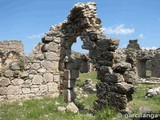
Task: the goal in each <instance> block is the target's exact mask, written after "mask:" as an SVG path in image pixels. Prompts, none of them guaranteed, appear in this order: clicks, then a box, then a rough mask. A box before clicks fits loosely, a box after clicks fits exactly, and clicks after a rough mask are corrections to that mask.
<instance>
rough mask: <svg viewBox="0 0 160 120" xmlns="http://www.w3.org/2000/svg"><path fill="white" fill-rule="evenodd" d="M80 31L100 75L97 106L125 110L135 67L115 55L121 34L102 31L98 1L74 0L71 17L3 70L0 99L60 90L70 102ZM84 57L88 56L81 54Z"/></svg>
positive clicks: (38, 94) (76, 71) (49, 93)
mask: <svg viewBox="0 0 160 120" xmlns="http://www.w3.org/2000/svg"><path fill="white" fill-rule="evenodd" d="M77 37H80V38H81V40H82V41H83V45H82V48H83V49H87V50H89V58H90V59H91V62H92V64H93V66H94V67H95V68H96V70H97V78H98V80H100V82H99V83H98V84H97V97H98V100H97V101H95V108H96V109H102V108H103V107H109V106H114V107H115V108H116V109H117V110H119V111H121V112H125V111H126V108H127V104H128V102H129V101H130V100H131V99H132V96H131V94H133V92H134V86H133V85H132V82H129V81H128V78H130V79H132V77H130V76H127V77H126V75H128V74H129V75H130V73H131V72H130V71H132V68H131V64H130V63H128V62H127V60H126V61H120V60H118V59H116V52H115V50H116V49H117V48H118V45H119V39H113V38H106V37H105V36H104V34H103V30H102V26H101V20H100V19H99V18H97V13H96V3H94V2H88V3H86V4H84V3H78V4H76V5H75V6H74V7H73V8H72V10H71V11H70V14H69V15H68V17H67V20H65V21H64V22H63V23H60V24H59V25H57V26H51V28H50V30H49V32H47V33H46V34H45V36H44V37H43V38H42V42H40V43H39V44H38V45H37V46H36V47H35V49H34V51H33V54H32V55H31V56H30V57H20V59H19V60H18V61H14V62H13V63H10V64H9V67H8V68H7V69H6V70H4V71H2V72H1V79H0V97H1V101H4V100H16V99H25V98H31V97H43V96H45V95H52V96H54V95H58V94H60V93H62V94H63V96H64V98H65V100H66V101H67V102H72V101H74V99H75V97H76V94H75V92H74V91H73V87H74V85H75V82H76V80H77V78H78V77H79V71H80V70H81V64H79V62H80V59H77V58H73V57H72V54H71V53H72V50H71V46H72V44H73V43H74V42H76V38H77ZM81 60H84V61H85V60H86V56H81ZM84 64H86V63H84ZM85 71H88V70H85ZM132 75H133V73H132ZM58 88H59V89H58Z"/></svg>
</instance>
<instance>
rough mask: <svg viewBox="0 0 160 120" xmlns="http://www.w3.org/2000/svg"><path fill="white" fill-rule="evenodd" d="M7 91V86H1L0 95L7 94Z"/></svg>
mask: <svg viewBox="0 0 160 120" xmlns="http://www.w3.org/2000/svg"><path fill="white" fill-rule="evenodd" d="M6 93H7V90H6V88H5V87H0V95H5V94H6Z"/></svg>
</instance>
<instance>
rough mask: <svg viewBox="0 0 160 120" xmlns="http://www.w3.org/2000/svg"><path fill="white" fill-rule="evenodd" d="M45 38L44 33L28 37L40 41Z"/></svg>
mask: <svg viewBox="0 0 160 120" xmlns="http://www.w3.org/2000/svg"><path fill="white" fill-rule="evenodd" d="M43 36H44V33H40V34H35V35H29V36H27V38H28V39H39V38H42V37H43Z"/></svg>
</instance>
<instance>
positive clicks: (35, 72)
mask: <svg viewBox="0 0 160 120" xmlns="http://www.w3.org/2000/svg"><path fill="white" fill-rule="evenodd" d="M29 74H37V71H36V70H30V71H29Z"/></svg>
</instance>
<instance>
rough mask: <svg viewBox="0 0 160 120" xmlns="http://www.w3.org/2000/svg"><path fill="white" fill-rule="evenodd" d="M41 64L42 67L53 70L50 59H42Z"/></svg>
mask: <svg viewBox="0 0 160 120" xmlns="http://www.w3.org/2000/svg"><path fill="white" fill-rule="evenodd" d="M41 65H42V67H43V68H45V69H47V70H53V69H54V65H53V63H52V62H51V61H47V60H43V61H42V62H41Z"/></svg>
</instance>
